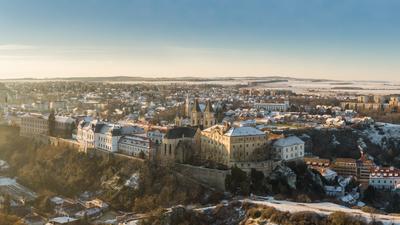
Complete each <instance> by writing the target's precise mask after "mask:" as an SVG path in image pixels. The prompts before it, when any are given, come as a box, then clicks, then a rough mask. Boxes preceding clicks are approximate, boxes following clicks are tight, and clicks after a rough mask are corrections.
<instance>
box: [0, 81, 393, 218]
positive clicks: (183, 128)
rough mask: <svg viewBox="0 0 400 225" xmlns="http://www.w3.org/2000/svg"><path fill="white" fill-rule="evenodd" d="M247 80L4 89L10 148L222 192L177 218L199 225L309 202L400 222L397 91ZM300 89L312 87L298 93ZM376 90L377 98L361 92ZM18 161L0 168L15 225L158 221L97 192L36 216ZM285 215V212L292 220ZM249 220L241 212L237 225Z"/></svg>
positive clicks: (15, 84)
mask: <svg viewBox="0 0 400 225" xmlns="http://www.w3.org/2000/svg"><path fill="white" fill-rule="evenodd" d="M246 79H247V80H246ZM246 79H231V80H224V79H221V80H207V81H199V80H195V79H186V80H185V79H182V81H177V80H164V81H163V80H160V81H156V80H142V81H141V80H140V79H137V80H136V79H135V80H134V82H132V80H123V79H122V78H119V79H115V80H112V79H111V80H100V81H95V80H93V79H89V78H88V79H86V80H85V79H81V80H79V79H75V80H74V79H71V80H67V79H64V80H57V79H55V80H37V81H35V80H5V81H3V82H2V83H0V108H1V123H2V125H1V126H2V129H8V130H10V129H12V132H15V133H13V134H14V135H13V137H12V139H15V140H21V141H22V140H24V141H26V142H27V143H30V145H34V146H50V147H51V148H54V149H59V148H63V149H68V151H70V152H75V153H73V154H77V156H79V157H89V159H90V157H95V156H96V157H100V156H101V157H106V158H107V159H109V158H112V159H114V158H117V159H121V160H124V161H123V162H124V163H128V164H129V163H132V165H137V164H138V165H148V166H153V167H157V168H161V170H163V169H162V168H165V170H168V171H172V172H171V173H176V174H177V175H176V176H178V177H181V178H179V179H186V180H190V181H188V182H194V183H196V184H198V185H200V186H202V187H204V188H206V189H207V190H211V191H210V193H221V197H219V198H218V200H219V201H220V202H222V203H214V202H211V201H209V202H201V203H200V201H199V202H197V203H196V202H195V203H196V206H195V208H194V209H187V208H186V209H183V210H184V211H185V210H186V211H185V213H187V214H189V213H193V212H194V211H195V212H196V213H197V214H196V216H198V217H200V216H199V215H198V214H204V215H205V214H207V213H209V212H208V211H207V210H206V208H207V207H215V205H217V204H220V207H228V208H229V207H233V206H231V204H233V203H232V202H233V201H238V202H240V203H241V204H245V203H246V202H247V204H254V205H258V206H259V205H262V204H264V206H265V207H266V206H269V207H277V206H276V204H289V203H287V202H291V203H290V204H292V203H293V204H294V203H295V202H304V203H306V204H307V205H302V206H300V205H296V207H304V209H303V210H297V211H310V209H309V208H307V207H311V208H312V207H313V206H312V204H319V205H315V206H314V207H315V209H317V208H318V207H320V208H318V210H321V211H323V206H321V204H322V203H327V204H332V205H334V206H332V208H335V207H338V208H339V209H340V207H343V208H345V209H346V210H348V211H346V210H343V211H344V212H346V213H349V214H351V215H355V214H357V215H359V217H360V218H359V219H360V221H361V222H363V223H370V224H372V223H373V222H381V223H383V224H389V223H387V222H388V221H390V222H391V223H393V224H400V216H398V213H400V125H399V123H400V91H399V92H398V93H396V90H399V89H398V88H389V89H388V88H382V89H380V88H373V85H376V82H375V83H369V84H368V85H370V87H368V85H365V86H363V88H354V87H355V86H356V84H355V83H350V84H349V83H348V82H342V81H324V80H321V81H318V80H307V79H304V80H299V79H297V80H296V79H291V78H279V77H272V78H267V79H257V80H256V79H249V78H246ZM243 80H246V81H243ZM293 82H294V83H293ZM296 82H297V84H299V83H300V82H301V83H302V84H312V85H310V86H302V87H301V88H299V86H296V85H294V84H296ZM291 83H293V84H291ZM288 84H290V85H288ZM318 84H321V86H324V85H325V88H321V89H319V88H318ZM328 84H329V85H330V86H327V85H328ZM280 85H281V86H280ZM379 85H380V86H379ZM378 86H379V87H382V86H384V85H383V84H378ZM372 89H374V91H373V92H372V91H370V92H371V93H373V94H368V93H366V92H368V90H372ZM379 90H382V91H381V92H380V91H379ZM1 151H2V149H0V152H1ZM10 154H11V153H10ZM35 154H41V153H40V151H37V152H36V153H35ZM43 154H44V153H43ZM0 157H3V154H0ZM7 157H8V158H7ZM14 158H15V157H14ZM14 158H13V157H11V156H8V155H4V158H0V205H1V207H0V208H2V209H3V211H4V209H7V210H6V211H7V212H8V213H9V214H11V215H15V216H16V217H17V218H19V221H20V222H21V224H28V225H39V224H53V225H58V224H115V225H117V224H118V225H131V224H139V223H140V222H143V224H146V223H145V221H147V220H150V219H154V218H152V216H151V214H150V213H148V212H144V211H143V210H142V211H140V210H138V211H137V212H135V210H131V211H127V210H126V209H122V208H118V206H116V205H115V204H114V203H113V202H109V201H108V200H106V199H105V198H103V197H102V196H103V195H102V194H104V193H100V192H101V188H99V190H97V192H96V191H92V190H90V191H89V190H79V191H81V193H80V194H79V195H75V196H66V195H63V193H56V192H55V191H54V190H55V189H54V190H53V193H52V194H51V195H49V196H48V199H47V200H46V204H47V206H48V207H47V208H48V211H46V212H43V210H41V209H39V207H37V206H36V205H37V204H36V202H37V201H38V199H40V197H39V196H40V194H39V192H40V190H37V189H35V185H29V182H26V180H25V182H24V179H22V182H20V179H19V177H18V176H19V174H15V173H12V172H10V170H11V169H10V168H13V167H15V165H17V164H15V165H13V161H15V160H14ZM59 160H60V161H59V162H58V163H59V164H60V165H61V164H64V163H65V162H62V161H63V159H62V158H61V159H59ZM26 163H27V164H29V163H28V162H26ZM35 163H46V162H35ZM82 164H83V162H82ZM117 165H119V164H117ZM100 166H101V165H99V167H100ZM44 168H46V167H45V166H44ZM93 169H94V170H96V168H93ZM113 169H114V171H119V170H118V166H113ZM130 172H131V171H130ZM114 173H116V174H117V172H114ZM131 175H132V176H131V177H129V178H128V179H126V180H125V181H124V186H125V187H127V188H131V189H128V190H131V191H128V193H130V192H131V193H133V192H134V190H135V189H137V188H138V186H139V185H142V184H141V182H142V180H143V178H142V177H141V176H144V173H143V172H140V170H138V172H135V173H133V174H131ZM87 176H88V177H90V176H92V175H91V174H87ZM32 179H34V178H32ZM99 179H100V178H99ZM153 179H157V178H156V177H155V178H153ZM177 179H178V178H177ZM82 182H83V181H82ZM102 182H103V183H107V182H109V181H106V180H102ZM171 182H172V181H171ZM78 186H79V185H78ZM77 188H79V187H77ZM160 190H161V189H160ZM120 192H121V191H120V189H119V192H118V193H120ZM142 194H143V193H142ZM119 196H122V195H119ZM143 196H145V195H144V194H143ZM114 199H115V198H114ZM129 201H130V200H129ZM132 204H133V203H132ZM135 204H136V205H135V207H138V205H139V204H140V203H138V201H135ZM184 204H186V203H185V202H182V203H181V204H180V206H178V205H176V206H170V207H169V208H168V209H167V210H166V212H164V214H165V215H169V216H170V217H171V218H175V217H174V216H171V215H175V214H174V213H176V210H179V207H182V206H181V205H184ZM191 204H192V205H195V204H194V203H193V202H191ZM274 204H275V205H274ZM306 206H307V207H306ZM193 207H194V206H193ZM243 207H244V206H242V207H241V210H244V209H243ZM291 207H295V206H291ZM164 208H166V207H164ZM291 209H292V208H290V207H289V206H288V208H287V209H286V210H289V212H291V213H293V212H295V211H296V210H294V209H293V211H291ZM339 209H338V210H336V209H335V210H333V211H332V213H333V212H336V211H341V210H339ZM196 210H197V211H196ZM350 210H353V211H350ZM139 211H140V212H139ZM227 213H228V212H227ZM323 214H324V215H325V216H326V215H328V216H329V214H330V213H323ZM175 216H176V215H175ZM214 216H215V215H214ZM192 217H193V215H192ZM226 217H230V216H229V214H227V216H226ZM232 217H233V216H232ZM250 217H251V216H250V214H248V213H243V215H242V216H241V217H239V218H237V221H242V220H243V219H244V218H247V219H249V218H250ZM171 218H170V219H171ZM255 218H258V217H255ZM253 219H254V218H253ZM258 219H259V218H258ZM171 220H172V219H171ZM267 220H268V218H267ZM83 221H84V222H83ZM270 221H271V220H270ZM220 222H221V221H220ZM272 222H273V221H272ZM0 224H1V223H0ZM160 224H168V223H160ZM169 224H175V223H169ZM176 224H178V223H176ZM199 224H210V223H209V222H205V223H201V222H199ZM219 224H229V223H227V222H223V221H222V222H221V223H219ZM231 224H235V223H231ZM246 224H247V223H246ZM248 224H250V223H248ZM275 224H280V223H279V222H278V223H275ZM293 224H296V223H294V222H293ZM349 224H350V223H349ZM374 224H375V223H374Z"/></svg>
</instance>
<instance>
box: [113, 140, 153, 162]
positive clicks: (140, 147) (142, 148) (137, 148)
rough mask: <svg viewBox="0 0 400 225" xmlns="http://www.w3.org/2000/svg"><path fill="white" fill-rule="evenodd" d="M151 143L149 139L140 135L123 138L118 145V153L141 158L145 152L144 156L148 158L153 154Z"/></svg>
mask: <svg viewBox="0 0 400 225" xmlns="http://www.w3.org/2000/svg"><path fill="white" fill-rule="evenodd" d="M151 148H152V145H151V141H150V139H149V138H147V137H143V136H138V135H129V136H123V137H121V139H120V140H119V143H118V151H119V152H121V153H123V154H126V155H131V156H135V157H139V156H140V154H141V153H142V152H143V154H144V156H145V157H146V158H148V156H149V155H150V152H151Z"/></svg>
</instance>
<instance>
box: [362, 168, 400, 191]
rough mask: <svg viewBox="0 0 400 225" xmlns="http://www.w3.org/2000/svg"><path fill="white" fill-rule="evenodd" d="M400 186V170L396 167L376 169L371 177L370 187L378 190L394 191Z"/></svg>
mask: <svg viewBox="0 0 400 225" xmlns="http://www.w3.org/2000/svg"><path fill="white" fill-rule="evenodd" d="M398 184H400V170H399V169H396V168H394V167H376V168H375V169H374V170H373V171H372V172H371V173H370V175H369V185H370V186H372V187H374V188H378V189H389V190H392V189H394V188H395V187H396V186H397V185H398Z"/></svg>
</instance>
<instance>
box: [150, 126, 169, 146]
mask: <svg viewBox="0 0 400 225" xmlns="http://www.w3.org/2000/svg"><path fill="white" fill-rule="evenodd" d="M166 132H167V129H163V128H162V129H152V130H149V131H147V137H148V138H150V140H151V141H152V142H153V143H155V144H161V143H162V141H163V138H164V135H165V133H166Z"/></svg>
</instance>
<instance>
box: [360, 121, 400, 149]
mask: <svg viewBox="0 0 400 225" xmlns="http://www.w3.org/2000/svg"><path fill="white" fill-rule="evenodd" d="M376 125H377V126H378V127H377V128H376V127H370V128H368V129H366V130H364V131H363V133H364V134H365V135H366V136H367V137H368V139H369V140H370V141H371V142H372V143H374V144H376V145H378V146H380V147H381V148H382V149H386V148H385V147H386V143H385V141H384V138H385V137H386V139H389V138H394V139H400V125H398V124H390V123H376Z"/></svg>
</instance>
